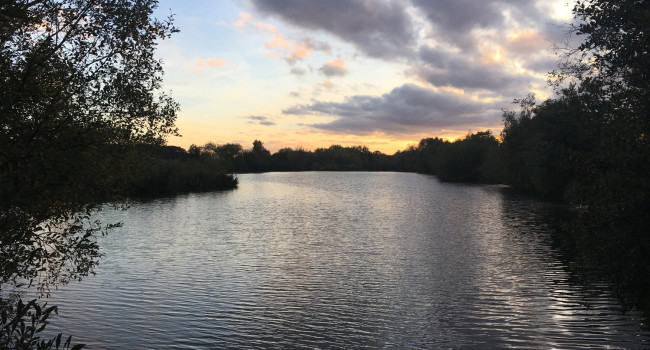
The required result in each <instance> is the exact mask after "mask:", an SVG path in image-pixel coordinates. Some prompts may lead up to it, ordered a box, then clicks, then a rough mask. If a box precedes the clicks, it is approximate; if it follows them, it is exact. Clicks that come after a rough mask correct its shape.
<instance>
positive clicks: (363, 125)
mask: <svg viewBox="0 0 650 350" xmlns="http://www.w3.org/2000/svg"><path fill="white" fill-rule="evenodd" d="M282 112H283V113H284V114H292V115H300V116H305V115H312V116H329V117H336V119H335V120H333V121H331V122H327V123H314V124H309V126H311V127H313V128H316V129H321V130H326V131H331V132H337V133H350V134H356V135H363V134H371V133H375V132H380V133H384V134H388V135H400V134H410V133H421V132H426V131H427V130H435V129H438V130H439V129H442V128H463V127H467V126H470V125H476V124H480V123H484V124H488V125H493V124H498V123H499V118H500V115H501V114H500V111H499V109H498V108H496V105H494V104H491V103H482V102H476V101H472V100H469V99H466V98H463V97H461V96H459V95H456V94H453V93H450V92H445V91H440V92H439V91H434V90H432V89H427V88H422V87H419V86H416V85H411V84H406V85H402V86H400V87H397V88H395V89H393V90H392V91H391V92H390V93H387V94H384V95H382V96H379V97H376V96H366V95H356V96H352V97H349V98H347V99H346V100H345V101H344V102H314V103H311V104H301V105H296V106H293V107H291V108H287V109H285V110H283V111H282Z"/></svg>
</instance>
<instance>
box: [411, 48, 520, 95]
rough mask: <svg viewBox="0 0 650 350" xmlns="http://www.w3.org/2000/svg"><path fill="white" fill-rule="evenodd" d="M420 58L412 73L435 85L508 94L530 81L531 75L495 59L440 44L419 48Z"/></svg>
mask: <svg viewBox="0 0 650 350" xmlns="http://www.w3.org/2000/svg"><path fill="white" fill-rule="evenodd" d="M419 58H420V62H418V64H417V65H415V66H414V67H413V68H412V72H413V73H415V74H416V75H417V76H418V77H420V78H421V79H423V80H425V81H427V82H429V83H431V84H432V85H435V86H448V87H454V88H458V89H468V90H479V89H484V90H491V91H494V92H500V93H509V92H511V91H513V90H519V91H526V89H527V88H528V85H529V84H530V81H531V77H530V76H527V75H520V74H516V73H513V72H512V71H509V70H507V69H506V67H504V66H503V65H501V64H499V63H498V62H497V63H495V62H482V61H481V60H477V59H475V58H471V57H467V56H464V55H461V54H458V53H453V52H450V51H448V50H445V49H441V48H439V47H429V46H425V47H422V48H421V49H420V52H419Z"/></svg>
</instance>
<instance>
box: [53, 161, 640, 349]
mask: <svg viewBox="0 0 650 350" xmlns="http://www.w3.org/2000/svg"><path fill="white" fill-rule="evenodd" d="M239 180H240V187H239V189H237V190H235V191H232V192H224V193H207V194H191V195H183V196H178V197H175V198H168V199H160V200H154V201H151V202H145V203H136V204H134V205H133V206H132V207H131V208H130V209H129V210H128V211H124V212H110V211H107V212H104V213H102V217H104V219H105V220H107V221H109V222H111V221H122V222H123V223H124V227H123V228H121V229H118V230H115V231H113V232H112V233H111V234H110V235H108V236H106V237H102V238H100V242H101V247H102V250H103V253H104V254H105V257H104V258H103V259H102V262H101V265H100V266H99V268H98V269H97V270H96V272H97V275H96V276H91V277H88V278H86V279H84V280H83V281H82V282H73V283H71V284H70V285H67V286H64V287H63V288H61V289H59V290H58V291H56V292H54V293H53V294H52V296H51V298H50V299H51V300H52V303H53V304H54V305H58V306H59V316H56V317H55V318H54V319H53V322H52V324H51V325H50V327H49V328H48V329H49V331H50V332H55V331H56V332H58V331H62V332H64V335H68V334H73V335H74V337H73V343H87V344H88V347H89V348H90V349H148V348H155V349H172V348H177V349H189V348H192V349H220V348H326V349H337V348H338V349H350V348H397V349H406V348H418V349H420V348H440V347H452V348H510V347H520V348H543V349H548V348H563V349H564V348H578V347H596V348H598V347H602V348H649V347H650V333H649V331H648V329H647V326H644V320H643V318H642V317H641V316H640V315H639V314H638V313H634V312H628V313H622V312H621V307H620V305H619V303H618V301H617V300H616V299H615V298H614V297H613V296H612V295H611V293H610V292H609V289H608V286H606V285H592V284H588V285H585V284H580V282H577V281H574V280H575V279H574V278H572V274H571V273H570V272H568V270H567V267H566V265H567V262H566V258H562V254H561V252H559V251H557V249H555V248H554V247H553V246H552V244H551V243H552V240H551V236H550V233H551V225H550V224H549V223H548V212H549V211H552V209H553V208H552V207H551V206H550V205H548V204H543V203H539V202H536V201H532V200H530V199H526V198H521V197H513V196H511V195H506V194H504V191H503V188H502V187H499V186H468V185H456V184H443V183H439V182H438V180H437V179H436V178H435V177H431V176H425V175H418V174H408V173H338V172H332V173H329V172H328V173H317V172H307V173H268V174H246V175H239Z"/></svg>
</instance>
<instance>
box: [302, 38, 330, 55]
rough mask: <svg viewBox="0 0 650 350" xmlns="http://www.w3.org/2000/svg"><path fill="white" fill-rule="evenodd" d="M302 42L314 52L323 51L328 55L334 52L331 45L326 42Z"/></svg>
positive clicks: (304, 39) (308, 39)
mask: <svg viewBox="0 0 650 350" xmlns="http://www.w3.org/2000/svg"><path fill="white" fill-rule="evenodd" d="M301 42H302V43H303V44H305V46H307V47H308V48H310V49H312V50H314V51H323V52H327V53H330V52H332V46H330V44H329V43H328V42H325V41H320V40H315V39H312V38H303V39H302V40H301Z"/></svg>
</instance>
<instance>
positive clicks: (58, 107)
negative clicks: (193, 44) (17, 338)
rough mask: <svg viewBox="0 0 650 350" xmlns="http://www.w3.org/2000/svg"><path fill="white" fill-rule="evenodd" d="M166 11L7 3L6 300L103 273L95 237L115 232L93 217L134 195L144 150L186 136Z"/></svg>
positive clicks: (0, 11)
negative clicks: (164, 60)
mask: <svg viewBox="0 0 650 350" xmlns="http://www.w3.org/2000/svg"><path fill="white" fill-rule="evenodd" d="M155 6H156V1H153V0H142V1H126V0H125V1H119V2H115V1H109V0H88V1H73V0H59V1H54V0H39V1H25V0H19V1H2V2H0V82H1V83H0V115H1V116H2V118H0V165H1V166H0V248H1V251H2V259H0V288H2V285H3V284H6V283H12V282H15V281H16V280H19V279H22V280H27V281H34V280H35V279H37V278H38V281H39V282H40V283H41V287H44V288H46V287H47V285H50V284H56V283H60V282H66V281H68V280H70V279H77V278H81V277H82V276H85V275H87V274H88V273H89V272H90V271H92V268H93V267H94V266H95V264H96V263H97V259H98V257H99V251H98V247H97V244H96V242H95V240H94V238H93V237H94V235H95V234H97V233H98V232H103V231H105V230H106V229H108V228H110V227H111V226H110V225H107V226H103V225H98V224H95V223H94V221H90V214H91V213H92V212H93V211H94V210H97V209H98V208H99V204H100V203H102V202H103V201H105V200H111V199H115V198H118V197H119V196H120V195H122V194H123V190H124V189H125V188H127V187H128V183H129V182H130V180H131V178H132V174H133V167H132V165H133V164H134V163H135V157H133V154H134V151H135V150H137V148H136V147H134V146H135V145H139V144H162V143H163V138H164V137H165V136H166V135H170V134H175V133H176V128H175V126H174V121H175V119H176V111H177V109H178V105H177V104H176V102H175V101H174V100H172V99H171V98H170V97H169V96H167V95H165V94H163V93H161V92H160V91H161V85H162V66H161V64H160V62H159V61H158V60H156V59H155V58H154V56H153V53H154V49H155V47H156V43H157V41H158V40H160V39H164V38H166V37H168V36H169V35H171V34H172V33H173V32H175V31H176V29H175V28H174V27H173V26H172V23H171V20H170V19H167V20H164V21H159V20H156V19H152V18H151V17H150V16H151V14H152V12H153V10H154V8H155ZM2 306H5V305H2ZM4 325H5V319H4V318H3V328H2V330H3V332H2V337H5V336H7V337H11V335H7V333H6V332H4V330H6V329H7V328H4ZM5 339H7V338H2V341H6V340H5ZM2 341H0V342H2ZM9 345H10V346H12V345H14V344H11V341H10V343H9Z"/></svg>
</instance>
